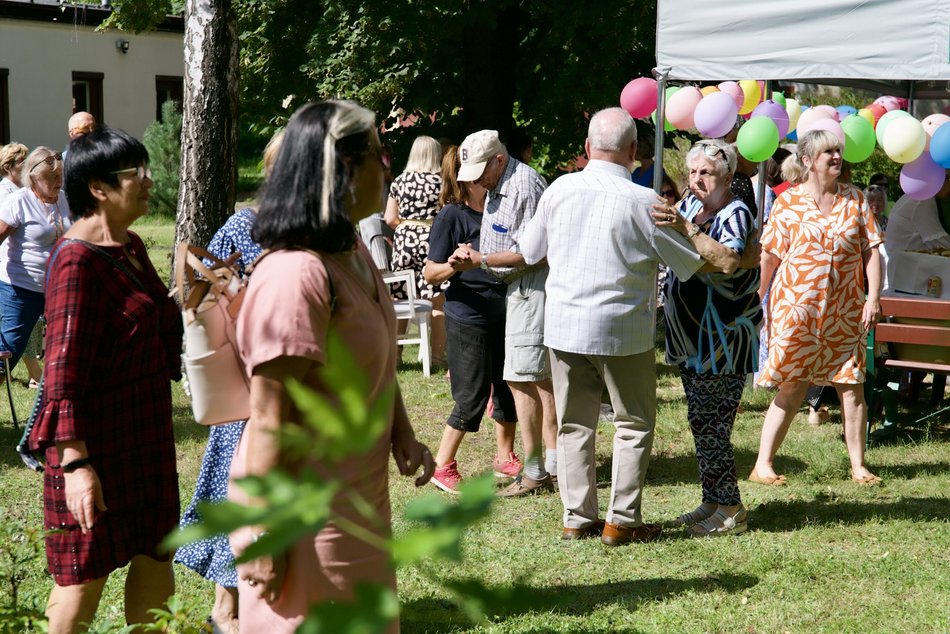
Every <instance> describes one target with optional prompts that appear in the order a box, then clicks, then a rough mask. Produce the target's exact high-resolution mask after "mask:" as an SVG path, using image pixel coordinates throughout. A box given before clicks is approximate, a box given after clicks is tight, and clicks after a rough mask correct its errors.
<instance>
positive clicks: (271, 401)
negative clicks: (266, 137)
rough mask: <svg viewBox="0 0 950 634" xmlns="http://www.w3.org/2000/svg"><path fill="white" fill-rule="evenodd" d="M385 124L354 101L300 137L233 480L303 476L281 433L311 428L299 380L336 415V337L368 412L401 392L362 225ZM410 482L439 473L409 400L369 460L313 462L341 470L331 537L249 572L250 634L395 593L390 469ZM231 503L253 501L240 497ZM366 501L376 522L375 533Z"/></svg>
mask: <svg viewBox="0 0 950 634" xmlns="http://www.w3.org/2000/svg"><path fill="white" fill-rule="evenodd" d="M380 154H381V149H380V145H379V138H378V137H377V135H376V132H375V115H374V114H373V113H372V112H371V111H369V110H367V109H365V108H362V107H361V106H359V105H357V104H355V103H353V102H347V101H326V102H320V103H311V104H308V105H306V106H304V107H302V108H301V109H300V110H298V111H297V112H296V113H295V114H294V116H293V117H292V118H291V120H290V123H289V124H288V125H287V130H286V133H285V136H284V142H283V147H282V148H281V150H280V153H279V154H278V156H277V161H276V163H275V165H274V169H273V172H272V174H271V177H270V180H269V181H268V183H267V185H266V191H265V193H264V195H263V198H262V200H261V205H260V210H259V212H258V218H257V222H256V224H255V226H254V229H253V231H252V237H253V238H254V240H255V241H256V242H257V243H258V244H260V245H261V246H262V247H264V248H265V249H270V250H271V253H269V254H268V255H267V256H266V257H264V258H263V259H262V260H261V261H260V262H259V263H258V265H257V267H256V269H255V270H254V273H253V274H252V275H251V280H250V286H249V288H248V292H247V295H246V297H245V300H244V304H243V306H242V308H241V314H240V317H239V319H238V341H239V346H240V349H241V355H242V357H243V360H244V363H245V365H246V367H247V371H248V373H249V374H250V376H251V417H250V419H249V420H248V423H247V428H246V430H245V432H244V435H243V437H242V439H241V443H240V445H239V447H238V451H237V455H236V456H235V458H234V462H233V464H232V468H231V476H232V478H235V477H237V476H240V475H243V474H244V473H247V474H250V475H263V474H265V473H267V472H268V471H270V470H271V469H273V468H275V467H282V468H284V469H287V470H289V471H291V472H293V471H294V470H295V468H296V466H295V464H293V463H292V462H291V460H290V459H289V457H288V456H287V455H285V454H284V455H282V453H281V448H280V447H279V445H278V443H277V442H276V441H275V435H274V432H275V431H278V430H279V429H280V428H281V427H282V426H285V425H294V424H297V423H299V422H301V421H302V416H301V414H300V413H299V412H298V411H297V410H296V409H295V408H294V406H293V404H292V401H291V399H290V398H289V395H288V393H287V391H286V389H285V383H286V382H287V381H288V380H290V379H295V380H297V381H299V382H300V383H302V384H304V385H306V386H308V387H310V388H311V389H313V390H315V391H317V392H318V393H320V394H321V395H322V396H324V397H325V398H327V399H329V400H330V401H331V402H332V401H333V399H335V398H336V395H335V394H334V393H333V391H332V390H331V389H330V388H329V387H328V386H327V385H326V384H325V383H324V382H323V380H322V378H321V369H322V368H324V367H327V366H330V365H332V364H334V363H339V361H338V360H337V359H336V358H334V357H333V355H332V353H331V351H330V350H328V348H330V347H332V346H329V345H328V337H332V338H334V339H335V340H337V341H340V342H342V343H343V344H344V345H345V347H346V348H347V350H348V351H349V354H350V355H352V357H353V361H354V362H355V363H356V364H357V366H358V367H360V368H362V369H363V371H364V372H365V376H364V378H365V379H366V383H367V385H368V387H369V391H370V393H369V398H368V402H373V401H375V400H376V399H377V398H379V397H380V396H381V395H382V394H384V393H385V392H386V391H387V390H389V389H390V388H392V387H393V385H394V383H395V380H396V378H395V377H396V360H397V353H396V344H395V332H396V330H395V329H396V318H395V314H394V311H393V307H392V303H391V300H390V299H389V292H388V290H387V288H386V286H385V285H384V284H383V282H382V278H381V277H380V276H379V272H378V271H377V270H376V267H375V266H374V265H373V261H372V259H371V257H370V255H369V252H368V251H367V250H366V248H365V247H364V246H363V245H362V243H361V242H358V240H357V238H356V233H355V230H354V225H355V224H356V223H357V222H359V220H360V219H361V218H365V217H366V216H368V215H369V214H371V213H373V212H374V211H376V209H377V208H378V207H379V204H380V200H381V199H382V191H383V166H382V164H381V162H380ZM390 453H391V454H392V455H393V457H394V458H395V460H396V464H397V466H398V467H399V471H400V473H402V474H403V475H412V474H414V473H416V471H417V470H418V469H419V467H420V466H423V473H422V475H421V476H420V477H419V478H417V479H416V484H417V485H418V486H421V485H423V484H425V483H426V482H428V480H429V478H430V477H431V475H432V471H433V469H434V463H433V460H432V455H431V454H430V453H429V450H428V449H427V448H426V447H425V445H423V444H422V443H420V442H419V441H418V440H416V437H415V434H414V433H413V430H412V426H411V425H410V423H409V418H408V416H407V414H406V409H405V406H404V405H403V401H402V396H401V395H400V393H399V389H398V386H396V390H395V399H394V402H393V406H392V408H391V410H390V411H389V412H388V420H387V427H386V429H385V431H384V432H383V434H382V435H381V436H380V438H379V440H378V441H377V442H376V443H375V444H374V446H373V447H372V448H371V449H370V450H369V451H368V452H367V453H365V454H362V455H359V456H355V457H351V458H347V459H344V460H343V461H342V463H339V462H334V463H332V464H330V463H325V462H321V461H319V460H313V459H311V460H310V462H309V466H310V467H312V468H313V469H314V470H315V471H316V473H318V474H326V473H327V471H329V470H332V474H333V478H334V479H338V480H340V481H342V487H341V489H340V490H341V493H340V494H338V495H337V497H336V498H335V499H334V501H333V516H334V517H335V518H337V519H336V520H331V521H330V522H329V523H328V524H327V525H326V526H325V527H324V528H323V529H322V530H320V531H319V533H317V534H315V535H309V536H307V537H305V538H303V539H301V540H299V541H298V542H297V543H296V544H295V545H294V546H292V547H291V548H290V550H289V551H288V552H286V553H284V554H282V555H279V556H275V557H261V558H259V559H255V560H253V561H251V562H249V563H246V564H240V565H238V567H237V568H238V590H239V592H238V595H239V609H238V613H239V615H240V628H241V631H242V632H267V633H268V634H279V633H282V632H293V631H294V630H295V629H296V628H297V626H299V625H300V623H302V622H303V620H304V617H305V616H306V614H307V611H308V609H309V607H310V606H311V605H313V604H315V603H321V602H326V601H348V600H352V599H353V596H354V595H353V592H354V586H355V585H356V584H358V583H362V582H369V583H376V584H382V585H385V586H388V587H390V588H392V589H393V590H395V587H396V576H395V571H394V569H393V567H392V563H391V560H390V557H389V553H388V552H387V551H386V550H384V549H381V548H379V547H377V546H376V545H374V544H373V543H369V542H376V540H377V539H381V540H385V539H388V538H389V536H390V508H389V481H388V473H389V455H390ZM231 489H232V490H231V493H230V494H229V497H231V498H232V499H237V500H241V499H242V497H244V496H243V495H242V492H240V491H238V490H237V489H236V487H231ZM353 494H357V495H358V496H359V497H360V498H362V500H363V501H365V502H366V503H368V504H369V505H370V506H371V507H372V508H373V509H374V510H375V518H374V519H373V520H372V521H370V520H367V519H366V518H365V517H364V516H363V515H362V514H361V513H360V509H359V508H358V507H359V504H357V503H354V501H353V498H354V497H355V496H354V495H353ZM347 523H350V524H352V523H355V524H357V525H358V526H360V527H361V528H362V529H363V530H368V531H369V532H371V533H372V534H373V536H374V538H373V539H371V540H369V542H368V541H366V540H364V539H360V538H358V537H356V536H354V535H353V534H351V533H350V532H348V531H346V530H344V529H345V528H346V524H347ZM262 532H264V527H263V526H255V527H246V528H244V529H241V530H239V531H237V532H235V533H234V534H232V535H231V545H232V548H233V549H234V551H235V552H236V553H240V552H242V551H243V550H244V548H246V546H247V544H248V543H250V542H252V541H255V540H256V539H258V538H260V535H261V533H262ZM398 630H399V623H398V621H397V620H394V621H393V622H392V623H390V625H389V627H388V629H387V630H386V631H388V632H398Z"/></svg>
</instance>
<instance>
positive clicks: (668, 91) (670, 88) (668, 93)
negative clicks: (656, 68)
mask: <svg viewBox="0 0 950 634" xmlns="http://www.w3.org/2000/svg"><path fill="white" fill-rule="evenodd" d="M679 89H680V87H679V86H667V87H666V99H665V101H664V103H670V97H672V96H673V93H675V92H676V91H677V90H679ZM650 118H651V119H653V129H654V130H655V129H656V111H655V110H654V111H653V114H652V115H650ZM663 129H664V130H666V131H667V132H672V131H673V130H675V129H676V128H674V127H673V124H671V123H670V120H669V119H664V120H663Z"/></svg>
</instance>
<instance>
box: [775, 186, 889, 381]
mask: <svg viewBox="0 0 950 634" xmlns="http://www.w3.org/2000/svg"><path fill="white" fill-rule="evenodd" d="M882 243H883V238H882V236H881V230H880V228H879V227H878V224H877V221H876V220H875V219H874V215H873V214H872V213H871V210H870V208H869V207H868V205H867V202H866V201H865V198H864V194H862V193H861V191H860V190H858V189H857V188H856V187H853V186H851V185H844V184H842V185H839V186H838V193H837V195H836V196H835V201H834V205H833V207H832V211H831V213H830V214H829V215H828V217H825V216H823V215H822V213H821V212H820V211H819V210H818V205H817V204H816V202H815V200H814V198H812V196H811V195H810V194H808V193H807V192H806V191H805V190H804V187H802V186H797V187H793V188H790V189H789V190H787V191H786V192H784V193H783V194H782V195H781V196H779V197H778V199H777V200H776V201H775V204H774V205H773V207H772V214H771V218H770V220H769V223H768V224H767V225H766V226H765V229H764V231H763V234H762V249H763V250H764V251H768V252H769V253H772V254H773V255H775V256H777V257H778V258H779V260H780V262H779V265H778V267H777V269H776V271H775V277H774V278H773V280H772V287H771V291H770V293H769V305H768V312H769V320H768V324H769V335H768V337H769V352H768V358H767V360H766V364H765V367H764V368H762V371H761V374H760V375H759V378H758V384H759V385H763V386H769V387H771V386H775V385H777V384H779V383H785V382H787V381H806V382H810V383H813V384H816V385H828V384H830V383H846V384H857V383H863V382H864V371H865V356H866V351H865V338H864V333H863V332H862V328H861V310H862V308H863V306H864V301H865V291H864V286H865V280H864V264H863V253H864V252H865V251H868V250H869V249H871V248H872V247H875V246H878V245H880V244H882Z"/></svg>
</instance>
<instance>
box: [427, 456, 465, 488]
mask: <svg viewBox="0 0 950 634" xmlns="http://www.w3.org/2000/svg"><path fill="white" fill-rule="evenodd" d="M458 467H459V463H458V462H457V461H455V460H453V461H452V462H449V463H447V464H446V465H445V466H444V467H436V469H435V473H433V474H432V484H434V485H435V486H437V487H439V488H440V489H442V490H443V491H445V492H446V493H451V494H452V495H458V493H459V491H458V487H459V485H460V484H461V483H462V475H461V474H460V473H459V468H458Z"/></svg>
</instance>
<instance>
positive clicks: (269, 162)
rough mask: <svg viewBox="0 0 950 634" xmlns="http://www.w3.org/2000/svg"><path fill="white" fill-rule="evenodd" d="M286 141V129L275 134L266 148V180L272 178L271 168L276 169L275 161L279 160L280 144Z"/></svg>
mask: <svg viewBox="0 0 950 634" xmlns="http://www.w3.org/2000/svg"><path fill="white" fill-rule="evenodd" d="M283 140H284V128H281V129H280V130H278V131H277V132H275V133H274V136H272V137H271V138H270V141H268V142H267V145H266V146H265V147H264V178H265V179H266V178H267V177H268V176H270V171H271V168H273V167H274V161H275V160H277V154H278V153H279V152H280V144H281V143H282V142H283Z"/></svg>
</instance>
